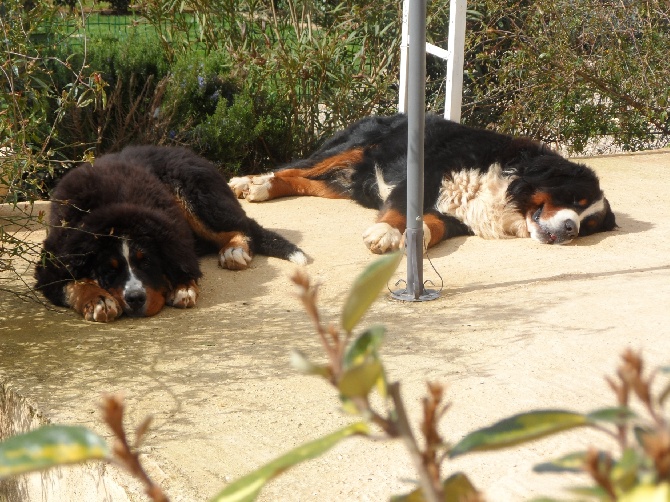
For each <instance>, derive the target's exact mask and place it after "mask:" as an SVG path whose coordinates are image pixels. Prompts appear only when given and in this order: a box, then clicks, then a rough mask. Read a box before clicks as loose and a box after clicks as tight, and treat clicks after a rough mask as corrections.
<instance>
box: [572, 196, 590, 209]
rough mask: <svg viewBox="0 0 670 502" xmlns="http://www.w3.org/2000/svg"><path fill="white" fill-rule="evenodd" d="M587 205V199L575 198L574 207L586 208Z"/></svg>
mask: <svg viewBox="0 0 670 502" xmlns="http://www.w3.org/2000/svg"><path fill="white" fill-rule="evenodd" d="M588 205H589V199H579V200H577V198H576V197H575V206H579V207H586V206H588Z"/></svg>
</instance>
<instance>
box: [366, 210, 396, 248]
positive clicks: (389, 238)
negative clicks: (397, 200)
mask: <svg viewBox="0 0 670 502" xmlns="http://www.w3.org/2000/svg"><path fill="white" fill-rule="evenodd" d="M405 226H406V219H405V216H404V215H402V214H400V213H399V212H398V211H396V210H394V209H389V210H386V211H382V212H381V213H380V215H379V218H378V221H377V223H375V224H374V225H372V226H371V227H368V229H367V230H365V232H363V242H364V243H365V245H366V246H367V247H368V249H369V250H370V251H372V252H373V253H375V254H383V253H386V252H388V251H395V250H396V249H398V248H399V247H400V244H401V243H402V236H403V233H404V232H405Z"/></svg>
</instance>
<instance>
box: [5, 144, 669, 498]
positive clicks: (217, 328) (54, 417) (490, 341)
mask: <svg viewBox="0 0 670 502" xmlns="http://www.w3.org/2000/svg"><path fill="white" fill-rule="evenodd" d="M584 162H585V163H587V164H588V165H590V166H591V167H593V168H594V169H595V170H596V171H597V172H598V175H599V176H600V178H601V182H602V186H603V188H604V190H605V193H606V195H607V197H608V199H609V200H610V202H611V205H612V208H613V210H614V212H615V213H616V215H617V221H618V223H619V225H620V229H619V230H617V231H615V232H610V233H605V234H598V235H595V236H591V237H588V238H584V239H581V240H580V241H578V242H577V243H575V244H572V245H568V246H563V247H553V246H546V245H541V244H538V243H535V242H534V241H531V240H529V239H517V240H504V241H485V240H482V239H479V238H476V237H467V238H457V239H453V240H451V241H448V242H445V243H442V244H441V245H439V246H438V247H436V248H434V249H432V250H431V251H430V253H429V258H430V262H428V261H426V263H425V272H424V275H425V278H426V279H431V280H433V281H434V282H435V283H437V285H438V286H439V284H440V279H439V276H438V273H439V275H440V276H441V277H442V278H443V280H444V288H443V290H442V293H441V297H440V299H438V300H436V301H433V302H429V303H422V304H408V303H398V302H395V301H392V300H389V299H388V298H386V297H383V298H381V299H380V300H379V301H378V302H377V303H376V304H375V305H374V306H373V308H372V309H371V311H370V312H369V313H368V314H367V316H366V317H365V318H364V320H363V323H362V325H370V324H377V323H380V324H385V325H386V326H387V328H388V334H387V340H386V343H385V345H384V347H383V350H382V356H383V360H384V363H385V366H386V370H387V373H388V375H389V378H391V379H393V380H400V381H401V382H402V392H403V395H404V397H405V399H406V403H407V406H408V409H409V413H410V416H411V417H412V418H413V420H414V422H415V424H416V425H417V426H418V424H419V420H420V399H421V397H422V396H423V395H424V394H425V382H426V381H427V380H430V381H439V382H443V383H445V384H446V385H447V387H448V393H447V396H448V398H449V400H450V401H451V402H452V403H453V406H452V408H451V410H450V411H449V412H448V414H447V416H446V418H445V419H444V421H443V423H442V425H443V427H442V432H443V434H444V436H445V437H446V438H448V439H450V440H451V441H454V442H455V441H458V440H459V439H460V438H461V437H463V436H464V435H465V434H466V433H467V432H469V431H472V430H474V429H475V428H478V427H482V426H485V425H488V424H490V423H492V422H494V421H496V420H499V419H501V418H503V417H506V416H509V415H512V414H515V413H518V412H521V411H527V410H530V409H537V408H565V409H573V410H576V411H589V410H591V409H595V408H597V407H600V406H606V405H612V404H614V399H613V396H612V395H611V392H610V390H609V388H608V386H607V384H606V383H605V380H604V378H603V377H604V375H607V374H610V375H611V374H613V373H614V370H615V368H616V366H617V364H618V361H619V354H621V352H622V351H623V350H624V349H625V348H626V347H632V348H633V349H636V350H641V351H642V354H643V356H644V358H645V360H646V362H647V364H648V365H649V366H650V367H653V366H657V365H661V364H668V362H669V360H670V328H669V327H668V326H669V323H668V321H669V320H670V314H669V313H668V312H669V310H668V309H669V307H670V201H669V199H668V195H667V193H668V189H667V187H668V180H669V179H670V152H667V151H663V152H656V153H646V154H637V155H620V156H612V157H600V158H590V159H585V160H584ZM243 204H244V207H245V209H246V210H247V212H248V213H249V214H250V215H251V216H252V217H254V218H256V219H257V220H258V221H259V222H261V223H262V224H263V225H265V226H267V227H268V228H272V229H275V230H277V231H279V232H280V233H282V234H283V235H285V236H286V237H288V238H290V239H292V240H293V241H294V242H296V243H298V244H299V245H300V246H301V247H302V248H303V249H304V250H305V251H306V252H307V253H308V254H309V255H310V256H311V257H312V258H313V262H312V263H311V264H310V265H308V266H307V267H306V268H307V272H308V273H309V274H310V275H311V276H312V277H313V278H314V279H316V280H318V281H320V282H321V284H322V287H321V290H320V291H321V294H320V303H321V306H322V311H323V314H324V317H326V318H329V319H332V320H333V321H337V319H338V314H339V307H340V305H341V303H342V301H343V299H344V296H345V294H346V291H347V290H348V288H349V285H350V283H351V282H352V280H353V279H354V277H355V276H356V275H357V274H358V273H359V272H360V271H361V270H362V269H363V268H364V267H365V266H366V265H367V264H368V263H370V262H371V261H372V260H373V259H374V256H373V255H371V254H370V253H369V252H368V251H367V249H366V248H365V246H364V245H363V242H362V239H361V234H362V232H363V230H364V229H365V228H366V227H367V226H368V225H370V224H371V223H372V222H373V220H374V216H375V213H374V211H371V210H367V209H363V208H360V207H358V206H356V205H354V204H353V203H351V202H349V201H342V200H324V199H316V198H293V199H280V200H276V201H271V202H267V203H263V204H251V203H248V202H246V201H243ZM43 237H44V235H43V233H42V232H33V233H32V234H31V235H30V238H31V239H35V240H36V241H39V240H41V239H42V238H43ZM202 263H203V271H204V278H203V280H202V282H201V286H202V294H201V300H200V303H199V305H198V306H197V307H196V308H195V309H193V310H188V311H179V310H175V309H169V308H166V309H164V310H163V311H162V312H161V313H160V314H159V315H158V316H156V317H153V318H148V319H139V320H138V319H126V318H122V319H120V320H119V321H117V322H114V323H111V324H108V325H101V324H92V323H88V322H85V321H83V320H82V319H80V318H78V317H77V315H76V314H74V313H73V312H71V311H66V310H53V309H47V308H45V307H43V306H41V305H39V304H36V303H33V302H23V301H21V300H20V299H18V298H16V297H15V296H14V295H11V294H7V293H3V292H0V302H1V304H2V309H1V310H0V358H1V359H0V437H1V436H2V435H3V434H4V435H6V434H8V433H11V432H14V431H17V430H22V429H25V428H27V427H30V426H34V425H36V424H38V423H43V422H46V421H51V422H55V423H68V424H83V425H87V426H90V427H92V428H94V429H96V430H97V431H99V432H101V433H103V434H105V435H108V433H107V431H106V430H105V428H104V427H103V426H102V424H101V422H100V413H99V410H98V406H99V403H100V398H101V396H102V395H103V394H105V393H122V394H123V395H124V396H125V399H126V403H127V405H128V408H129V415H128V422H129V424H138V423H139V422H140V421H141V420H142V419H143V418H144V417H145V416H146V415H148V414H152V415H153V416H154V425H153V427H152V430H151V432H150V434H149V435H148V437H147V441H146V444H145V446H144V447H143V451H144V453H145V454H146V455H145V456H144V458H145V461H146V463H147V465H148V466H149V468H150V471H151V472H152V474H153V476H154V477H155V479H156V480H157V481H158V482H159V483H160V484H161V485H162V486H163V487H164V488H165V490H166V491H167V493H168V494H169V495H170V497H171V499H172V500H174V501H200V500H206V499H207V498H208V497H210V496H212V495H214V494H215V493H216V492H217V491H218V490H219V489H221V488H222V487H223V486H225V485H226V483H228V482H230V481H232V480H234V479H236V478H238V477H239V476H241V475H243V474H245V473H247V472H249V471H250V470H252V469H254V468H256V467H258V466H260V465H262V464H263V463H265V462H267V461H269V460H271V459H273V458H275V457H276V456H278V455H279V454H281V453H283V452H285V451H287V450H288V449H290V448H292V447H294V446H297V445H298V444H300V443H302V442H304V441H307V440H310V439H314V438H316V437H318V436H321V435H323V434H326V433H328V432H330V431H333V430H334V429H336V428H338V427H340V426H343V425H344V424H346V423H348V422H349V421H350V420H351V418H350V417H348V416H346V415H344V414H343V413H342V412H341V411H340V410H339V405H338V398H337V395H336V394H335V392H334V391H333V389H331V388H329V387H328V386H327V385H326V384H325V383H324V382H322V381H321V380H319V379H317V378H315V377H311V378H310V377H307V376H302V375H299V374H297V373H296V372H295V371H294V370H293V369H292V368H291V367H290V365H289V362H288V361H289V359H288V355H289V351H290V350H291V349H292V348H299V349H300V350H302V351H304V352H305V353H307V354H308V355H309V356H310V357H311V358H312V359H315V360H319V359H322V355H321V351H320V344H319V341H318V339H317V338H316V336H315V335H314V334H313V331H312V329H311V325H310V322H309V320H308V319H307V317H306V315H305V314H304V312H303V311H302V308H301V305H300V303H299V301H298V300H297V299H296V297H295V295H294V287H293V285H292V284H291V283H290V281H289V279H288V276H289V275H290V274H291V272H292V271H293V269H294V266H293V265H292V264H290V263H287V262H283V261H280V260H276V259H268V258H265V257H260V256H259V257H256V258H255V259H254V262H253V265H252V268H251V269H249V270H246V271H243V272H230V271H226V270H222V269H219V268H218V267H217V265H216V258H215V257H213V256H212V257H206V258H205V259H203V262H202ZM405 266H406V265H405V263H404V262H403V263H402V264H401V267H400V269H399V270H398V273H397V274H396V276H397V278H398V279H400V278H403V277H405ZM433 267H434V269H435V271H434V270H433ZM588 444H598V445H605V444H606V443H605V442H603V440H602V436H601V435H597V434H596V433H595V432H586V433H585V432H576V433H569V434H565V435H561V436H558V437H554V438H550V439H546V440H543V441H539V442H536V443H533V444H531V445H529V446H522V447H518V448H516V449H514V450H510V451H507V450H505V451H501V452H496V453H487V454H476V455H475V454H473V455H469V456H467V455H466V456H464V457H462V458H459V459H457V460H456V461H454V462H448V463H446V464H445V466H444V467H445V473H449V472H454V471H456V470H462V471H464V472H466V473H467V474H468V475H469V476H470V478H471V480H472V481H473V482H474V483H475V485H476V486H477V487H478V488H480V489H481V490H483V491H484V492H485V494H486V496H487V498H488V500H491V501H517V500H527V499H529V498H532V497H533V496H539V495H553V496H566V495H567V494H566V493H565V492H562V491H561V490H562V488H564V487H566V486H571V485H574V484H577V483H579V482H581V481H583V479H584V478H582V477H581V476H579V475H570V476H555V475H547V474H545V475H540V474H535V473H533V472H532V467H533V466H534V465H536V464H538V463H540V462H543V461H546V460H549V459H552V458H556V457H557V456H560V455H561V454H564V453H568V452H572V451H574V450H579V449H583V448H584V447H585V446H586V445H588ZM413 478H414V472H413V468H412V465H411V462H410V460H409V458H408V455H407V454H406V452H405V451H404V449H403V446H402V444H400V443H399V442H379V441H377V442H373V441H366V440H364V439H352V440H350V441H345V442H344V443H342V444H340V445H338V446H337V447H336V448H334V449H333V450H331V451H330V452H329V453H328V454H326V455H324V456H323V457H321V458H319V459H316V460H313V461H310V462H307V463H305V464H303V465H301V466H300V467H298V468H296V469H294V470H291V471H289V472H287V473H285V474H284V475H283V476H281V477H280V478H278V479H277V480H276V481H274V482H273V483H272V484H271V485H269V486H268V487H267V488H266V489H265V490H264V491H263V494H262V496H261V500H264V501H274V500H276V501H312V500H313V501H320V502H321V501H343V500H347V501H349V500H351V501H359V500H360V501H368V500H369V501H381V500H387V499H388V497H389V496H390V495H391V494H398V493H403V492H407V491H409V490H410V489H411V484H410V483H409V482H408V480H411V479H413ZM4 490H5V493H4V496H5V497H9V500H44V501H51V500H54V501H67V500H73V501H75V500H76V501H80V500H87V501H98V500H100V501H102V500H110V501H119V500H124V499H129V500H144V498H143V496H142V495H141V490H140V488H139V487H138V486H137V485H136V484H135V483H134V482H132V481H130V480H129V479H128V478H127V477H126V476H125V475H123V474H120V473H119V472H118V471H117V469H116V468H114V467H106V466H103V465H101V464H96V465H92V466H89V467H88V468H86V469H82V468H80V467H76V468H67V469H61V470H60V471H56V472H50V473H48V474H45V475H37V476H32V477H31V478H28V479H23V480H20V481H19V482H16V483H12V484H9V485H5V487H4ZM42 492H43V493H42ZM0 500H4V499H3V492H2V491H1V489H0Z"/></svg>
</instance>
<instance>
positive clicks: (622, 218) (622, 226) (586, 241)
mask: <svg viewBox="0 0 670 502" xmlns="http://www.w3.org/2000/svg"><path fill="white" fill-rule="evenodd" d="M616 222H617V228H615V229H614V230H612V231H611V232H600V233H597V234H593V235H589V236H587V237H580V238H578V239H576V240H575V241H574V242H573V243H572V245H573V246H593V245H595V244H599V243H600V242H602V241H604V240H605V239H609V238H610V237H617V236H618V235H625V234H639V233H643V232H648V231H649V230H651V229H652V228H654V224H653V223H651V222H650V221H642V220H636V219H635V218H633V217H632V216H630V215H628V214H625V213H617V214H616Z"/></svg>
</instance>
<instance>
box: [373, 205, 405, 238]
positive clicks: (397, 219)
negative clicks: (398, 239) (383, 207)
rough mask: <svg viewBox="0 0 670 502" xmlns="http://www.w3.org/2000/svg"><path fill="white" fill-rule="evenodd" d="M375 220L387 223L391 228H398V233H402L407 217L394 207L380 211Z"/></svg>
mask: <svg viewBox="0 0 670 502" xmlns="http://www.w3.org/2000/svg"><path fill="white" fill-rule="evenodd" d="M377 222H378V223H388V224H389V225H391V226H392V227H393V228H397V229H398V230H400V233H403V232H404V231H405V228H406V227H407V217H406V216H405V215H404V214H402V213H400V212H399V211H396V210H395V209H389V210H387V211H382V212H381V213H380V214H379V217H378V218H377Z"/></svg>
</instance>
